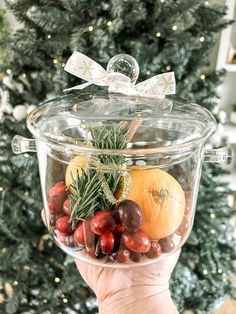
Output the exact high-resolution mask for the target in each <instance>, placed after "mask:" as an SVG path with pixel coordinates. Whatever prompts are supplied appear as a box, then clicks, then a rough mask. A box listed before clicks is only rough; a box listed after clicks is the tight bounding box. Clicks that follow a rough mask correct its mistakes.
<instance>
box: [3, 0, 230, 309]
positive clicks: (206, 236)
mask: <svg viewBox="0 0 236 314" xmlns="http://www.w3.org/2000/svg"><path fill="white" fill-rule="evenodd" d="M6 3H7V5H8V7H9V9H11V10H12V12H13V13H14V15H15V16H16V18H17V19H18V20H19V21H20V22H21V23H22V27H21V28H20V29H19V30H17V31H16V32H15V33H14V34H12V36H11V38H6V39H5V42H10V47H11V51H12V58H11V61H10V62H2V60H1V61H0V65H1V70H0V72H1V73H2V74H4V75H3V76H5V77H4V78H3V81H2V83H1V89H2V91H3V92H4V95H5V96H4V97H5V98H4V97H2V100H1V101H2V108H1V110H2V112H3V119H2V122H1V125H0V138H1V142H0V143H1V152H2V153H1V165H0V178H1V184H0V185H1V187H0V197H1V202H0V213H1V218H0V250H1V254H0V278H1V279H0V283H1V286H0V288H1V290H0V312H1V313H9V314H10V313H23V312H27V313H67V311H68V309H70V310H71V311H72V312H71V313H76V312H79V313H96V312H97V309H96V306H95V305H94V295H93V293H92V292H91V290H90V289H89V288H88V287H87V286H86V284H85V283H84V282H83V280H82V279H81V277H80V276H79V274H78V271H77V270H76V268H75V266H74V263H73V261H72V260H71V259H70V258H68V257H66V256H65V254H64V253H62V252H61V251H60V250H59V249H58V248H56V247H55V246H54V244H53V243H52V241H51V239H50V237H49V236H48V234H47V231H46V229H45V228H44V227H43V225H42V222H41V219H40V208H41V207H42V201H41V192H40V185H39V175H38V170H37V160H36V157H35V156H34V155H33V154H32V155H31V154H24V155H17V156H14V155H13V154H12V151H11V145H10V143H11V139H12V137H13V136H14V135H15V134H20V135H23V136H29V137H30V134H29V132H28V131H27V129H26V126H25V116H26V113H27V112H29V111H30V110H31V109H32V106H36V105H38V104H39V103H40V102H41V101H43V100H45V99H48V98H52V97H53V96H55V95H59V94H62V90H63V88H66V87H69V86H73V85H75V84H78V80H76V79H75V78H74V77H72V76H70V75H68V74H66V73H65V72H64V70H63V67H64V65H65V62H66V60H67V59H68V57H69V56H70V55H71V53H72V51H74V50H77V51H80V52H82V53H84V54H87V55H88V56H89V57H91V58H92V59H94V60H96V61H97V62H99V63H100V64H102V65H104V67H105V66H106V64H107V62H108V61H109V59H110V58H111V57H112V56H114V55H115V54H118V53H123V52H124V53H128V54H131V55H132V56H134V57H135V58H136V59H137V60H138V62H139V64H140V69H141V75H140V79H141V80H142V79H145V78H148V77H151V76H153V75H155V74H157V73H161V72H166V71H174V72H175V75H176V80H177V94H178V95H179V96H182V97H183V98H187V99H191V100H193V101H195V102H197V103H199V104H201V105H203V106H205V107H206V108H207V109H209V110H213V109H214V107H215V106H216V105H217V101H216V96H217V95H216V92H215V89H216V86H217V85H218V84H219V83H220V81H221V80H222V74H223V72H215V71H210V70H207V66H208V65H209V61H210V56H211V55H210V53H211V51H212V47H213V46H214V43H215V41H216V38H217V34H218V32H219V31H220V30H221V29H223V28H224V27H225V26H226V25H227V23H228V21H226V20H225V13H226V7H225V6H220V5H215V4H214V5H211V4H210V3H209V2H207V1H202V0H200V1H194V0H189V1H184V0H175V1H170V0H160V1H154V0H148V1H141V0H136V1H133V0H132V1H131V0H114V1H98V2H95V1H88V0H86V1H79V0H71V1H67V0H57V1H55V0H49V1H45V0H38V1H36V0H30V1H27V0H14V1H13V0H7V1H6ZM0 22H1V21H0ZM1 44H2V43H1ZM8 92H9V93H10V97H9V99H10V100H8V97H7V96H6V95H7V93H8ZM3 98H4V99H5V101H3ZM222 173H223V170H222V169H221V168H220V167H217V166H212V165H211V166H205V167H204V171H203V176H202V181H201V186H200V192H199V199H198V206H197V213H196V218H195V224H194V228H193V231H192V233H191V236H190V238H189V240H188V243H187V244H186V245H185V246H184V248H183V250H182V255H181V258H180V261H179V263H178V266H177V268H176V271H175V273H174V275H173V279H172V295H173V297H174V299H175V300H176V302H177V304H178V305H179V309H180V310H181V311H182V310H183V309H191V310H196V309H200V310H202V311H204V312H206V313H207V312H209V311H210V310H211V309H212V307H214V304H215V301H217V300H219V299H220V298H221V297H224V296H225V295H227V294H231V291H232V290H231V282H230V275H231V273H232V271H233V265H232V260H233V259H234V258H235V252H234V245H235V243H234V240H233V230H232V228H231V227H230V225H229V218H230V216H231V215H232V210H231V209H230V208H229V206H228V204H227V195H228V193H229V192H230V191H229V189H228V188H227V185H226V184H225V183H221V182H220V181H219V179H218V178H217V177H218V176H219V175H221V174H222Z"/></svg>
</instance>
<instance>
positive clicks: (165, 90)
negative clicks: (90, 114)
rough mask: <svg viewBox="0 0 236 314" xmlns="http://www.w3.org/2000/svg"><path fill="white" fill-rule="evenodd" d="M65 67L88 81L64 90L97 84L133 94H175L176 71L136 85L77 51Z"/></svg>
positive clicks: (115, 91)
mask: <svg viewBox="0 0 236 314" xmlns="http://www.w3.org/2000/svg"><path fill="white" fill-rule="evenodd" d="M64 69H65V71H67V72H68V73H70V74H72V75H75V76H77V77H79V78H81V79H83V80H85V81H87V83H84V84H81V85H77V86H74V87H72V88H68V89H65V90H64V91H70V90H74V89H84V88H85V87H87V86H89V85H91V84H95V85H98V86H108V90H109V92H113V93H121V94H125V95H132V96H142V97H151V98H152V97H153V98H155V97H158V98H163V97H164V96H165V95H170V94H175V76H174V72H167V73H163V74H159V75H155V76H153V77H151V78H149V79H147V80H145V81H143V82H141V83H138V84H136V85H135V84H133V83H131V81H130V78H129V77H128V76H126V75H124V74H122V73H117V72H112V73H109V72H107V71H106V70H105V69H104V68H103V67H102V66H101V65H100V64H98V63H97V62H95V61H94V60H92V59H90V58H89V57H87V56H86V55H84V54H82V53H80V52H77V51H75V52H73V54H72V55H71V57H70V58H69V59H68V61H67V63H66V65H65V68H64Z"/></svg>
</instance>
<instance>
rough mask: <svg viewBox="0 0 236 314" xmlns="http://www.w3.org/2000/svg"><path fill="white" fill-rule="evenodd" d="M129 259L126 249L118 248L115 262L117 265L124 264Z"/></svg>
mask: <svg viewBox="0 0 236 314" xmlns="http://www.w3.org/2000/svg"><path fill="white" fill-rule="evenodd" d="M129 257H130V252H129V251H128V250H127V249H122V248H120V249H119V251H118V252H117V255H116V257H115V260H116V261H117V262H118V263H125V262H127V261H128V260H129Z"/></svg>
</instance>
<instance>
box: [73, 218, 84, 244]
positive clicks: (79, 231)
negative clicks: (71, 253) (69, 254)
mask: <svg viewBox="0 0 236 314" xmlns="http://www.w3.org/2000/svg"><path fill="white" fill-rule="evenodd" d="M74 240H75V242H76V243H77V244H79V245H85V239H84V226H83V222H80V223H79V224H78V225H77V227H76V229H75V232H74Z"/></svg>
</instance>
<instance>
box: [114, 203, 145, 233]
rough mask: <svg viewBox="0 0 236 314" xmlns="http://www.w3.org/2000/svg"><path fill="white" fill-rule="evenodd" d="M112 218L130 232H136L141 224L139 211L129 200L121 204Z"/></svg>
mask: <svg viewBox="0 0 236 314" xmlns="http://www.w3.org/2000/svg"><path fill="white" fill-rule="evenodd" d="M114 217H116V219H117V221H119V222H120V223H121V224H122V226H123V227H124V228H125V229H126V230H128V231H130V232H135V231H137V230H138V229H139V227H140V226H141V223H142V215H141V209H140V207H139V206H138V204H137V203H135V202H134V201H131V200H125V201H123V202H121V203H120V204H119V205H118V208H117V209H116V211H115V212H114Z"/></svg>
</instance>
